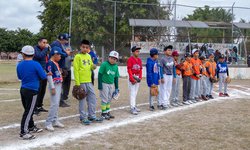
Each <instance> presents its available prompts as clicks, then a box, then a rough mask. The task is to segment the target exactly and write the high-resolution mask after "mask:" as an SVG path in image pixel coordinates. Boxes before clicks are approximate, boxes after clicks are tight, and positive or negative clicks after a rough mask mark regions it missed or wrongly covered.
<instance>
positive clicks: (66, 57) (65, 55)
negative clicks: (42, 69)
mask: <svg viewBox="0 0 250 150" xmlns="http://www.w3.org/2000/svg"><path fill="white" fill-rule="evenodd" d="M69 38H70V36H69V35H68V34H67V33H61V34H59V36H58V39H57V40H55V41H54V42H52V44H51V47H52V48H53V47H54V46H57V47H60V48H61V49H62V55H61V60H60V61H59V62H58V64H59V67H60V68H61V70H62V76H63V83H62V94H61V100H60V105H59V106H60V107H69V106H70V105H69V104H67V103H66V102H65V101H66V100H67V99H68V94H69V90H70V82H71V60H72V58H71V48H70V47H69V45H68V41H69Z"/></svg>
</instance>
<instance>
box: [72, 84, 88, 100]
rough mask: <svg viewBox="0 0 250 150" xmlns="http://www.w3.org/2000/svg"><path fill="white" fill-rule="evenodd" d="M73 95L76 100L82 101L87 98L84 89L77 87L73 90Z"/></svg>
mask: <svg viewBox="0 0 250 150" xmlns="http://www.w3.org/2000/svg"><path fill="white" fill-rule="evenodd" d="M72 95H73V97H74V98H76V99H78V100H82V99H84V98H85V97H86V96H87V93H86V92H85V90H84V89H83V88H82V87H80V86H77V85H75V86H74V87H73V90H72Z"/></svg>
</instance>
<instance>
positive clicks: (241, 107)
mask: <svg viewBox="0 0 250 150" xmlns="http://www.w3.org/2000/svg"><path fill="white" fill-rule="evenodd" d="M72 83H73V82H72ZM0 89H1V90H0V112H1V113H0V117H1V122H0V145H1V146H0V149H25V148H27V149H30V148H35V149H119V150H120V149H248V148H249V147H250V140H249V139H250V117H249V114H250V109H249V107H250V99H249V96H250V80H234V81H233V82H232V83H231V84H230V86H229V94H231V97H230V98H218V97H217V95H215V96H216V99H215V100H210V101H207V102H200V103H196V104H192V105H188V106H182V107H177V108H171V109H169V110H166V111H160V110H156V111H155V112H150V111H149V110H148V88H147V86H146V83H145V80H143V81H142V83H141V86H140V90H139V94H138V99H137V101H138V103H139V104H140V106H139V107H140V108H141V110H142V112H141V113H140V114H139V115H138V116H133V115H131V114H130V113H129V106H128V105H129V103H128V88H127V81H126V79H120V89H121V96H120V99H119V100H118V101H114V102H113V103H112V108H113V112H112V113H113V114H114V115H115V116H116V119H114V120H112V121H104V122H103V123H100V124H92V125H91V126H84V125H82V124H80V121H79V118H78V111H77V110H78V109H77V107H78V101H77V100H75V99H72V97H71V95H70V97H71V99H70V103H71V107H69V108H60V112H59V116H60V117H61V120H62V122H63V123H64V124H65V126H66V127H65V128H64V129H56V131H55V132H48V131H44V132H42V133H40V134H36V136H37V139H35V140H33V141H23V140H21V139H20V138H19V137H18V133H19V128H20V124H19V123H20V118H21V115H22V111H23V108H22V106H21V102H20V100H19V99H20V96H19V90H18V89H19V83H8V84H5V83H4V84H0ZM217 90H218V88H217V85H216V86H215V93H217V92H218V91H217ZM96 92H97V93H99V92H98V91H97V89H96ZM97 97H98V106H97V108H98V110H99V109H100V99H99V96H98V94H97ZM180 98H181V97H180ZM44 102H45V108H49V96H48V95H46V97H45V100H44ZM98 114H99V113H98ZM46 117H47V113H42V114H41V116H34V119H35V121H36V122H38V123H37V124H38V126H39V127H44V119H46Z"/></svg>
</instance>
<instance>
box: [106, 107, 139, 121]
mask: <svg viewBox="0 0 250 150" xmlns="http://www.w3.org/2000/svg"><path fill="white" fill-rule="evenodd" d="M139 110H140V109H139ZM107 115H108V116H109V118H110V119H114V118H115V116H113V115H111V114H110V112H108V113H107Z"/></svg>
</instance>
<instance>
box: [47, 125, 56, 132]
mask: <svg viewBox="0 0 250 150" xmlns="http://www.w3.org/2000/svg"><path fill="white" fill-rule="evenodd" d="M45 129H46V130H48V131H54V130H55V129H54V127H53V126H52V124H50V125H47V126H46V127H45Z"/></svg>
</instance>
